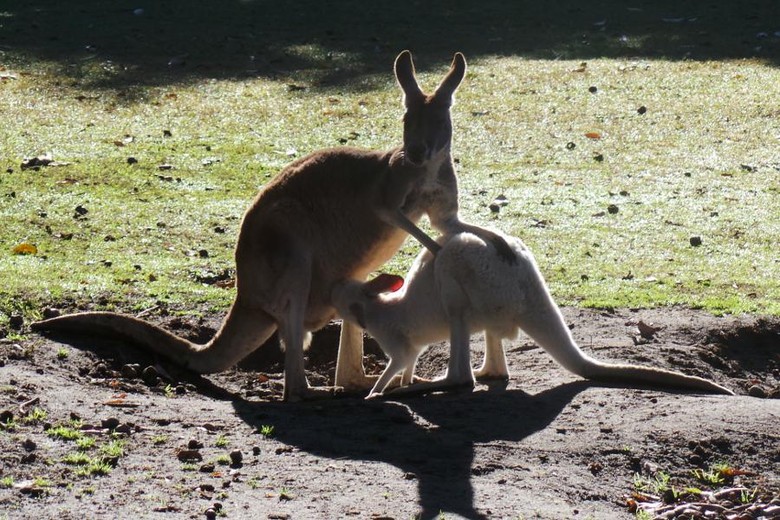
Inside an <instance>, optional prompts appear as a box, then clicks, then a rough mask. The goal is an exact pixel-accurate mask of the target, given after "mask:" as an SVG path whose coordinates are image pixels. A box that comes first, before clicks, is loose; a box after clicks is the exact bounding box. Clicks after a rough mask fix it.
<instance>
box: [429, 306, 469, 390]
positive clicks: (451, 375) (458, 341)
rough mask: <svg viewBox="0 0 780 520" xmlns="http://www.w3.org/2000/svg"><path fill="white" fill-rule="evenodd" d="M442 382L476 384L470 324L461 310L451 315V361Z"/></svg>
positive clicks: (461, 384)
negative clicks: (472, 364)
mask: <svg viewBox="0 0 780 520" xmlns="http://www.w3.org/2000/svg"><path fill="white" fill-rule="evenodd" d="M436 382H437V381H433V382H432V383H433V384H435V383H436ZM442 383H444V385H445V386H466V385H470V386H472V387H473V386H474V374H473V372H472V370H471V337H470V334H469V327H468V324H467V323H466V320H465V319H464V317H463V315H462V313H460V312H458V313H457V314H456V315H454V316H452V315H451V317H450V361H449V365H448V366H447V376H446V377H445V378H444V379H443V380H442Z"/></svg>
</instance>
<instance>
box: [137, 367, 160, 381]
mask: <svg viewBox="0 0 780 520" xmlns="http://www.w3.org/2000/svg"><path fill="white" fill-rule="evenodd" d="M141 379H143V380H144V382H145V383H146V384H148V385H156V384H157V381H158V380H159V374H158V373H157V369H156V368H154V367H153V366H151V365H149V366H148V367H146V368H144V370H143V372H141Z"/></svg>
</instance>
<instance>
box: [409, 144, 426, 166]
mask: <svg viewBox="0 0 780 520" xmlns="http://www.w3.org/2000/svg"><path fill="white" fill-rule="evenodd" d="M428 155H429V154H428V147H427V146H425V145H424V144H421V143H413V144H410V145H408V146H406V147H405V148H404V157H405V158H406V160H407V161H409V162H410V163H411V164H412V165H414V166H420V165H422V163H423V162H425V160H426V159H428V157H427V156H428Z"/></svg>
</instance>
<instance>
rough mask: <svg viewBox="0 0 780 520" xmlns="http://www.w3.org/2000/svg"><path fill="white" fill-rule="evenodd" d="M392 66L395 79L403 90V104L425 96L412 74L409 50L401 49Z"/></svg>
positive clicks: (412, 68)
mask: <svg viewBox="0 0 780 520" xmlns="http://www.w3.org/2000/svg"><path fill="white" fill-rule="evenodd" d="M393 68H394V70H395V79H396V81H398V85H399V86H400V87H401V90H403V91H404V105H405V106H409V105H410V104H411V103H414V102H417V101H419V100H420V99H422V98H424V97H425V94H423V91H422V89H421V88H420V85H419V84H418V83H417V79H416V78H415V76H414V62H413V61H412V53H411V52H409V51H402V52H401V54H399V55H398V57H397V58H396V59H395V65H394V67H393Z"/></svg>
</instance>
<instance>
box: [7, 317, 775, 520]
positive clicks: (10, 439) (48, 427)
mask: <svg viewBox="0 0 780 520" xmlns="http://www.w3.org/2000/svg"><path fill="white" fill-rule="evenodd" d="M564 313H565V315H566V317H567V320H568V321H569V323H570V326H571V327H572V330H573V332H574V334H575V337H576V338H577V340H578V341H579V342H580V344H581V345H582V346H583V348H584V349H585V350H587V351H589V352H590V353H592V354H593V355H595V356H597V357H599V358H600V359H610V360H623V361H631V362H636V363H642V364H648V365H656V366H662V367H667V368H673V369H678V370H682V371H684V372H686V373H690V374H695V375H699V376H702V377H708V378H711V379H713V380H715V381H717V382H718V383H721V384H723V385H726V386H728V387H729V388H732V389H733V390H734V391H735V392H737V393H738V394H739V395H738V396H736V397H724V396H709V395H697V394H687V393H682V392H676V391H666V390H660V389H650V388H646V387H637V388H621V387H617V386H605V385H600V384H598V383H593V382H586V381H582V380H580V379H578V378H577V377H576V376H573V375H570V374H568V373H566V372H564V371H563V370H562V369H561V368H559V367H558V366H557V365H556V364H555V363H554V362H553V361H552V360H551V359H550V358H549V357H548V356H547V355H546V354H545V353H544V352H543V351H541V350H540V349H537V348H534V346H533V344H532V343H530V342H528V341H527V340H525V338H521V339H520V340H518V341H516V342H514V343H513V344H512V345H508V346H507V357H508V361H509V366H510V370H511V373H512V377H511V379H510V381H509V382H508V384H492V385H490V386H486V385H478V387H477V388H476V389H475V391H474V392H454V393H449V394H436V395H429V396H424V397H414V398H405V399H399V400H394V399H392V398H391V399H386V400H380V401H364V400H363V399H362V398H361V397H360V396H339V397H335V398H333V399H331V400H327V401H319V402H312V403H302V404H284V403H281V402H279V399H280V396H281V374H280V372H281V360H282V357H281V354H280V353H279V351H278V348H275V347H274V346H272V345H271V346H267V347H265V348H263V349H261V350H260V351H258V352H257V353H256V354H255V355H253V356H252V357H251V358H250V359H248V360H246V361H245V362H244V363H242V366H241V367H239V368H236V369H234V370H231V371H229V372H226V373H223V374H218V375H215V376H209V377H198V376H193V375H191V374H187V373H185V372H182V371H180V370H178V369H177V368H176V367H174V366H171V365H170V364H169V363H166V362H165V361H160V360H155V359H153V358H151V357H150V356H148V355H147V354H145V353H143V352H141V351H139V350H137V349H135V348H132V347H131V346H129V345H125V344H123V343H122V342H119V341H116V340H110V339H105V338H88V337H68V338H59V339H61V340H62V341H63V342H58V341H52V340H47V339H44V338H40V337H38V336H34V335H31V336H28V339H26V340H24V341H20V342H19V341H9V340H3V343H2V344H0V360H2V361H0V363H2V368H0V414H2V416H0V478H1V479H2V480H0V510H2V511H3V514H5V515H7V516H8V517H9V518H32V517H38V518H84V517H87V518H99V517H109V516H110V517H115V518H120V517H121V518H131V517H139V518H210V517H222V516H224V517H226V518H369V519H370V518H375V519H376V518H396V519H408V518H416V517H418V516H419V517H422V518H436V517H438V516H439V515H440V514H443V515H444V517H445V518H461V517H462V518H630V517H632V516H633V514H632V512H631V511H632V510H633V509H634V508H640V509H646V510H648V511H650V512H652V513H653V514H664V515H666V516H664V518H705V517H706V518H732V517H733V518H758V517H759V515H760V514H764V515H765V516H764V517H765V518H777V517H778V516H777V515H778V514H780V503H778V501H779V500H780V498H779V497H778V490H780V429H779V428H778V424H780V401H778V400H777V399H776V398H777V397H778V395H779V394H780V321H778V320H777V319H763V318H756V317H742V318H734V317H713V316H711V315H708V314H706V313H703V312H698V311H691V310H687V309H678V308H671V309H661V310H654V311H637V312H633V311H619V312H611V313H608V312H599V311H591V310H579V309H565V310H564ZM218 320H219V318H218V317H215V318H213V319H209V320H205V321H200V322H190V321H187V320H182V319H180V318H173V319H172V318H165V319H163V320H162V322H163V323H164V324H167V326H169V327H170V328H171V329H173V330H175V331H177V333H180V334H184V335H188V336H190V337H193V338H199V339H201V340H203V339H205V338H207V337H208V336H209V334H211V333H213V330H214V329H215V327H216V326H217V324H218ZM645 326H648V327H649V328H648V327H645ZM336 338H337V335H336V330H335V329H334V328H328V329H325V330H324V331H322V332H321V333H319V334H318V335H317V337H316V341H315V344H314V345H313V347H312V349H311V350H310V352H309V359H308V367H309V368H310V381H311V382H312V383H313V384H326V383H327V382H328V381H330V380H332V375H333V369H334V365H335V351H336ZM65 340H67V342H65ZM482 349H483V345H482V343H481V340H479V339H475V341H474V342H473V350H474V363H475V364H476V363H477V362H479V361H480V360H481V353H482ZM367 352H368V355H367V365H368V367H369V370H370V371H373V372H379V371H380V370H381V366H382V362H383V361H382V356H381V353H380V352H379V351H378V350H377V349H376V347H375V346H369V347H368V349H367ZM446 360H447V348H446V346H444V345H439V346H436V347H434V348H432V349H431V351H429V353H428V354H427V355H426V356H425V358H424V359H423V360H421V363H420V366H419V374H420V375H422V376H435V375H437V374H440V373H441V372H442V371H443V370H444V367H445V366H446ZM150 367H151V368H150ZM44 412H45V413H44ZM68 431H72V432H75V433H73V438H67V435H68V434H67V433H66V432H68ZM55 432H56V433H55ZM80 439H92V440H80ZM112 446H113V447H114V448H115V447H116V446H120V448H121V450H120V451H121V453H116V452H113V453H112V452H111V450H112ZM101 468H102V469H101ZM718 493H720V494H718ZM773 500H774V505H773V504H772V501H773ZM684 504H688V505H687V506H685V505H684ZM686 508H687V509H688V510H689V511H688V512H686ZM750 508H752V509H750ZM686 514H687V515H689V516H685V515H686ZM691 514H699V515H705V514H708V515H710V516H698V517H697V516H690V515H691ZM738 514H741V515H743V516H738ZM749 514H750V515H753V516H744V515H749ZM729 515H733V516H729ZM772 515H775V516H772Z"/></svg>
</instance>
